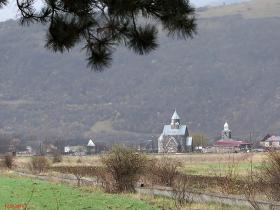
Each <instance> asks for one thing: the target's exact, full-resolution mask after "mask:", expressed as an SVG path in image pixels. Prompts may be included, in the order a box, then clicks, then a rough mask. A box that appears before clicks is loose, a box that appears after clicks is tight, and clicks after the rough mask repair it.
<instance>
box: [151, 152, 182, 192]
mask: <svg viewBox="0 0 280 210" xmlns="http://www.w3.org/2000/svg"><path fill="white" fill-rule="evenodd" d="M179 167H181V163H180V162H179V161H178V160H176V159H174V158H169V157H165V156H163V157H161V158H159V159H155V160H154V161H152V164H150V166H149V170H148V172H149V176H151V177H153V179H154V180H155V181H156V183H157V184H162V185H165V186H169V187H170V186H172V184H173V182H174V180H175V178H176V176H177V175H179Z"/></svg>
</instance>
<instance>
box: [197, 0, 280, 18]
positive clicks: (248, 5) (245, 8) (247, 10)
mask: <svg viewBox="0 0 280 210" xmlns="http://www.w3.org/2000/svg"><path fill="white" fill-rule="evenodd" d="M279 11H280V4H279V0H252V1H248V2H243V3H241V4H232V5H225V6H217V7H211V8H210V9H208V10H206V11H203V12H200V13H199V16H200V17H203V18H209V17H222V16H230V15H241V16H243V17H244V18H267V17H279V16H280V12H279Z"/></svg>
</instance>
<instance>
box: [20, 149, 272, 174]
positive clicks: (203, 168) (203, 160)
mask: <svg viewBox="0 0 280 210" xmlns="http://www.w3.org/2000/svg"><path fill="white" fill-rule="evenodd" d="M149 156H150V157H155V158H162V157H163V155H157V154H153V155H149ZM164 156H167V157H169V158H171V159H175V160H176V161H179V162H181V163H182V166H181V171H183V172H185V173H187V174H194V175H211V176H217V175H224V174H225V173H227V172H228V170H229V168H231V167H232V166H233V165H235V167H236V171H237V173H238V174H239V175H246V173H247V171H248V170H249V169H250V162H251V161H252V164H253V167H254V168H258V167H259V166H261V164H262V162H263V161H264V160H266V158H267V157H266V153H236V154H233V153H232V154H178V155H164ZM48 158H49V160H50V161H51V160H52V157H48ZM30 161H31V157H16V158H15V167H16V168H17V169H19V170H21V169H22V170H23V169H26V168H28V163H29V162H30ZM81 165H84V166H101V165H102V163H101V156H100V155H94V156H63V161H62V162H60V163H54V164H52V166H81Z"/></svg>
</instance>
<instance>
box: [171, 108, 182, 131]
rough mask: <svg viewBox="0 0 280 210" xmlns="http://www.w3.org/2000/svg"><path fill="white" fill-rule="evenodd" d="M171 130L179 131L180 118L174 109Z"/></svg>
mask: <svg viewBox="0 0 280 210" xmlns="http://www.w3.org/2000/svg"><path fill="white" fill-rule="evenodd" d="M171 128H172V129H179V128H180V117H179V115H178V113H177V111H176V109H175V111H174V113H173V115H172V117H171Z"/></svg>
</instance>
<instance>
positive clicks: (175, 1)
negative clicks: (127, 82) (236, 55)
mask: <svg viewBox="0 0 280 210" xmlns="http://www.w3.org/2000/svg"><path fill="white" fill-rule="evenodd" d="M43 2H44V6H43V7H42V8H41V9H36V8H35V6H34V4H35V1H34V0H17V6H18V8H19V10H20V14H21V24H27V25H28V24H30V23H38V22H39V23H42V24H48V32H47V42H46V47H47V48H48V49H51V50H53V51H54V52H61V53H63V52H64V51H67V50H70V49H71V48H73V47H74V46H75V45H77V44H79V43H83V46H84V47H83V49H84V50H85V51H86V55H87V60H88V65H89V66H90V67H91V68H93V69H95V70H97V71H101V70H103V69H104V68H105V67H108V66H110V64H111V61H112V53H113V51H114V50H115V49H116V47H119V46H120V45H124V46H126V47H127V48H129V49H131V50H132V51H134V52H135V53H137V54H140V55H143V54H147V53H149V52H151V51H152V50H154V49H156V48H157V46H158V41H157V37H158V27H159V24H160V25H161V26H162V30H163V31H165V32H166V33H167V34H168V35H169V36H171V37H177V38H183V39H186V38H191V37H193V35H194V34H195V32H196V19H195V10H194V8H193V7H192V6H190V3H189V0H44V1H43ZM6 4H7V0H0V6H4V5H6Z"/></svg>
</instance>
